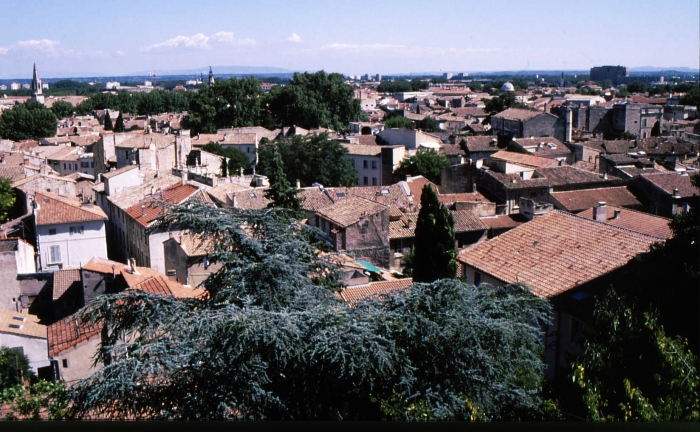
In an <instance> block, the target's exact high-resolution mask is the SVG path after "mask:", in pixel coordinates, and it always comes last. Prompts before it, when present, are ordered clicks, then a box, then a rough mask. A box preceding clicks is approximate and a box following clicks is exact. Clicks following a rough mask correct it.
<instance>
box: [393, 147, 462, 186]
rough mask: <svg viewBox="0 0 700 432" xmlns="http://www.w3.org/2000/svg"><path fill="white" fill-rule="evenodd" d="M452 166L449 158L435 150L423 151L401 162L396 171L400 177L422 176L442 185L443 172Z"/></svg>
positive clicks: (395, 173)
mask: <svg viewBox="0 0 700 432" xmlns="http://www.w3.org/2000/svg"><path fill="white" fill-rule="evenodd" d="M448 166H450V161H449V160H448V159H447V157H445V156H443V155H441V154H439V153H438V152H436V151H434V150H423V151H419V152H417V153H416V154H415V155H413V156H411V157H408V158H406V159H404V160H402V161H401V163H400V164H399V167H398V168H396V170H395V171H394V175H396V176H398V177H406V175H411V176H418V175H422V176H423V177H425V178H427V179H428V180H430V181H431V182H433V183H436V184H440V181H441V179H442V170H443V169H444V168H446V167H448Z"/></svg>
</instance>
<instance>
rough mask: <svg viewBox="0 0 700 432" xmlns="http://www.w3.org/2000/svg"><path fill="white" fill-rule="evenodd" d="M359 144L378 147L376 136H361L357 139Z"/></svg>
mask: <svg viewBox="0 0 700 432" xmlns="http://www.w3.org/2000/svg"><path fill="white" fill-rule="evenodd" d="M357 143H358V144H360V145H364V146H369V145H377V136H376V135H360V136H358V137H357Z"/></svg>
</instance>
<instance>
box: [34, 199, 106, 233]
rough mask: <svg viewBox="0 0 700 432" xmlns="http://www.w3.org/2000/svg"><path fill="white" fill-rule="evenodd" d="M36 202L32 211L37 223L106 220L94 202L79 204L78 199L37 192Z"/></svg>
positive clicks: (51, 223) (50, 223)
mask: <svg viewBox="0 0 700 432" xmlns="http://www.w3.org/2000/svg"><path fill="white" fill-rule="evenodd" d="M36 202H37V203H38V204H39V208H38V209H37V210H36V211H35V212H34V215H35V218H36V224H37V225H53V224H65V223H71V222H89V221H101V220H107V215H106V214H105V213H104V211H102V209H101V208H100V207H98V206H96V205H94V204H91V205H81V203H80V202H79V201H75V200H69V199H68V198H63V197H58V196H56V195H52V194H51V195H50V194H46V193H39V192H37V194H36Z"/></svg>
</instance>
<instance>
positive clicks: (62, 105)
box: [51, 100, 75, 119]
mask: <svg viewBox="0 0 700 432" xmlns="http://www.w3.org/2000/svg"><path fill="white" fill-rule="evenodd" d="M51 111H53V113H54V115H55V116H56V118H57V119H64V118H66V117H70V116H72V115H73V112H74V111H75V107H74V106H73V104H71V103H70V102H66V101H62V100H58V101H55V102H54V103H53V105H51Z"/></svg>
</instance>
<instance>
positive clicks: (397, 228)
mask: <svg viewBox="0 0 700 432" xmlns="http://www.w3.org/2000/svg"><path fill="white" fill-rule="evenodd" d="M417 222H418V213H406V214H404V215H402V216H401V219H399V220H395V221H390V222H389V239H390V240H393V239H401V238H413V237H415V235H416V233H415V230H416V223H417Z"/></svg>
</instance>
